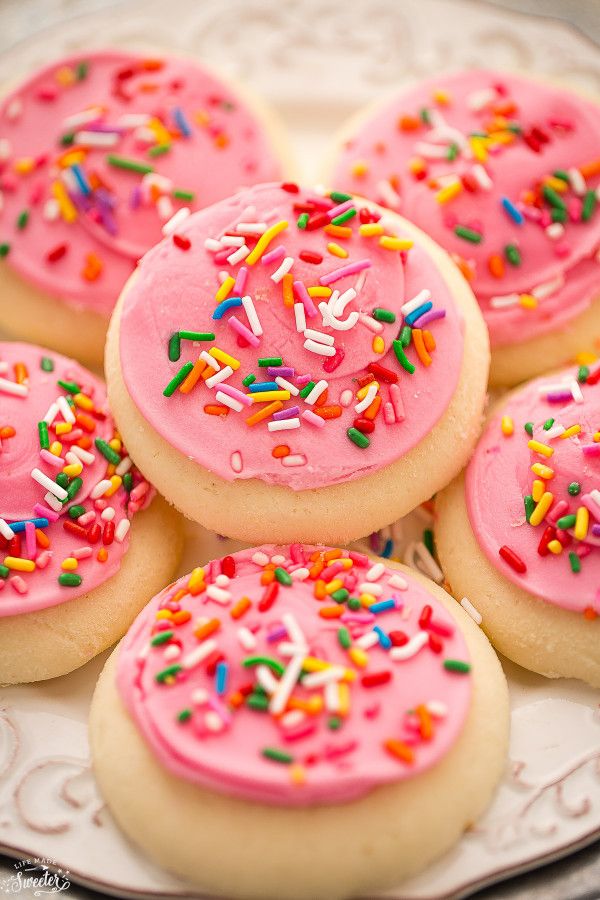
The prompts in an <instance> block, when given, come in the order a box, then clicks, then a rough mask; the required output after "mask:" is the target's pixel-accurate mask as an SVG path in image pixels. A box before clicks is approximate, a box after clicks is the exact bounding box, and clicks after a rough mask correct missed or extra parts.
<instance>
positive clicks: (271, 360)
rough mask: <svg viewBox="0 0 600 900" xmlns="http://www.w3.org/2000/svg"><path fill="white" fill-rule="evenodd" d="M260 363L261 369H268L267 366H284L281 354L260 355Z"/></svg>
mask: <svg viewBox="0 0 600 900" xmlns="http://www.w3.org/2000/svg"><path fill="white" fill-rule="evenodd" d="M258 365H259V366H260V368H261V369H266V368H267V366H282V365H283V359H282V358H281V356H261V357H259V360H258Z"/></svg>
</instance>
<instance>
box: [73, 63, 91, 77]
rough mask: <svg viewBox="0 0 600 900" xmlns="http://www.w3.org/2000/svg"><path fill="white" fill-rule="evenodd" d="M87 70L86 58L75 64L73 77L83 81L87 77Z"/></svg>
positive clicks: (88, 68) (88, 67)
mask: <svg viewBox="0 0 600 900" xmlns="http://www.w3.org/2000/svg"><path fill="white" fill-rule="evenodd" d="M89 71H90V64H89V62H87V60H82V61H81V62H80V63H77V65H76V66H75V78H76V79H77V81H83V80H84V79H85V78H87V76H88V72H89Z"/></svg>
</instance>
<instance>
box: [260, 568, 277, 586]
mask: <svg viewBox="0 0 600 900" xmlns="http://www.w3.org/2000/svg"><path fill="white" fill-rule="evenodd" d="M273 581H275V573H274V572H273V571H272V570H269V569H265V571H264V572H261V575H260V583H261V584H271V583H272V582H273Z"/></svg>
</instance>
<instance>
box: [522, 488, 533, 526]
mask: <svg viewBox="0 0 600 900" xmlns="http://www.w3.org/2000/svg"><path fill="white" fill-rule="evenodd" d="M523 503H524V504H525V518H526V519H527V521H528V522H529V520H530V518H531V513H532V512H533V511H534V509H535V507H536V502H535V500H534V499H533V497H532V496H531V494H527V495H526V496H525V497H523Z"/></svg>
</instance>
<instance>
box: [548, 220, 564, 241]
mask: <svg viewBox="0 0 600 900" xmlns="http://www.w3.org/2000/svg"><path fill="white" fill-rule="evenodd" d="M564 233H565V226H564V225H563V224H562V222H553V223H552V225H548V227H547V228H546V234H547V235H548V237H549V238H550V240H551V241H557V240H558V239H559V238H561V237H562V236H563V234H564Z"/></svg>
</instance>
